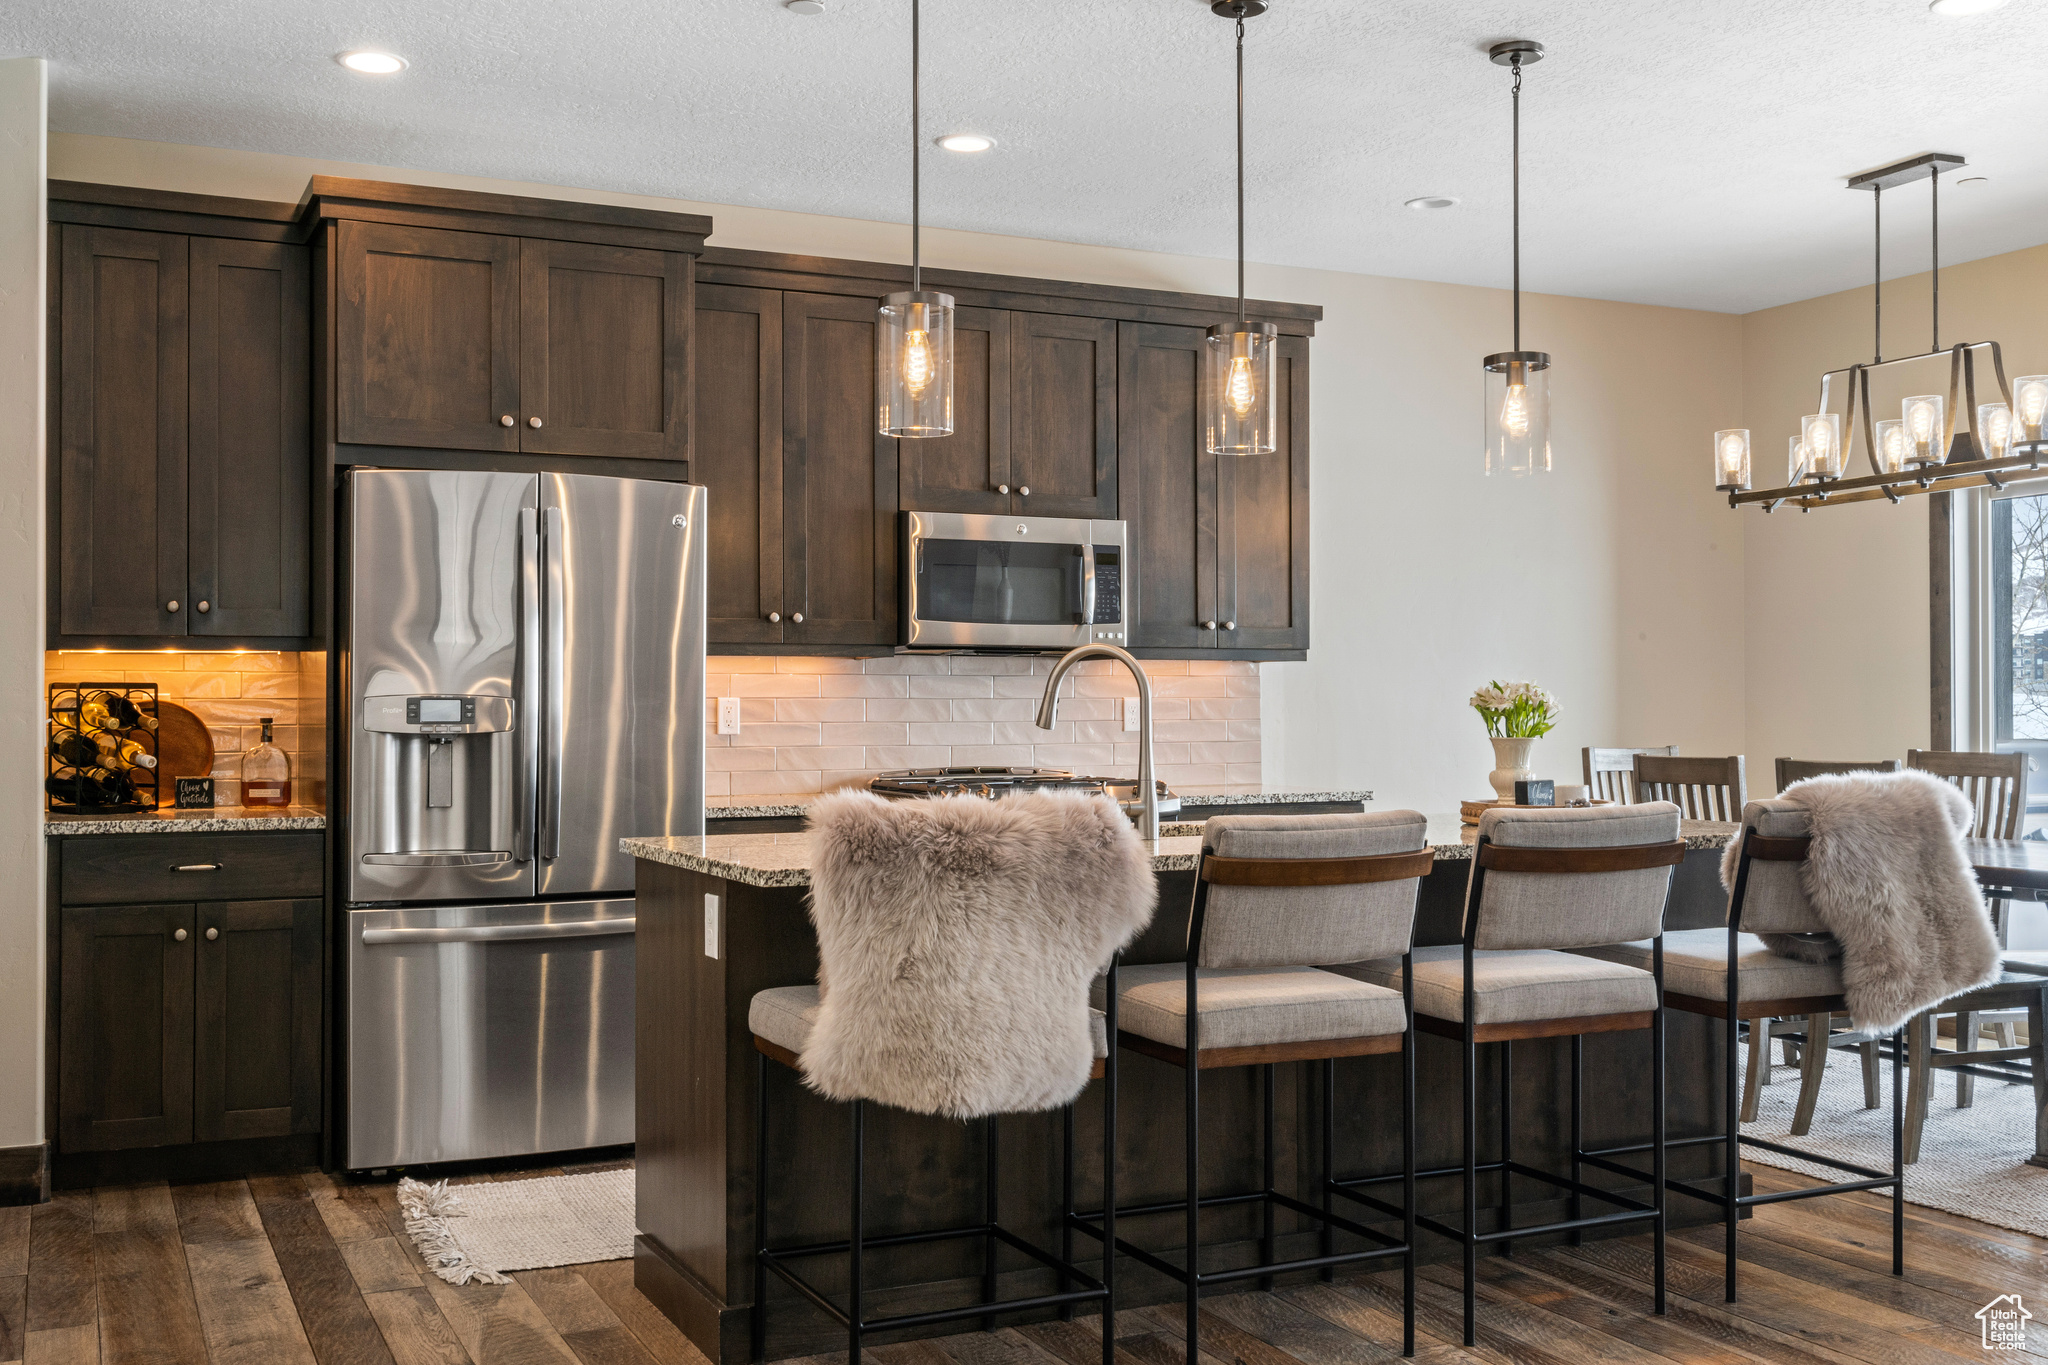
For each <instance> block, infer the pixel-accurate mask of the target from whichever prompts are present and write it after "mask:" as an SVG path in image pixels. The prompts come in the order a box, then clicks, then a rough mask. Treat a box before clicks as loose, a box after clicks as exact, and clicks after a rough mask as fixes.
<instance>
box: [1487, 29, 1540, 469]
mask: <svg viewBox="0 0 2048 1365" xmlns="http://www.w3.org/2000/svg"><path fill="white" fill-rule="evenodd" d="M1486 55H1487V57H1488V58H1489V59H1490V60H1491V61H1492V62H1493V63H1494V64H1495V65H1496V66H1506V67H1512V68H1513V69H1514V73H1515V84H1514V93H1513V103H1514V125H1513V126H1514V133H1513V144H1512V145H1513V157H1514V203H1515V208H1514V244H1515V287H1514V293H1515V346H1514V349H1513V350H1511V351H1500V352H1498V353H1496V354H1494V355H1490V356H1488V357H1486V359H1485V360H1483V361H1481V362H1480V363H1481V365H1482V366H1484V368H1485V377H1484V391H1483V393H1482V407H1481V412H1482V415H1483V420H1484V422H1485V430H1486V472H1487V473H1489V474H1548V473H1549V472H1550V356H1549V355H1548V354H1547V353H1545V352H1543V351H1525V350H1523V349H1522V68H1523V67H1524V66H1526V65H1528V64H1530V63H1532V62H1539V61H1542V60H1543V44H1541V43H1535V42H1530V41H1529V40H1528V39H1526V38H1517V39H1514V40H1512V41H1510V42H1505V43H1495V44H1494V45H1493V47H1492V48H1490V49H1488V51H1487V54H1486Z"/></svg>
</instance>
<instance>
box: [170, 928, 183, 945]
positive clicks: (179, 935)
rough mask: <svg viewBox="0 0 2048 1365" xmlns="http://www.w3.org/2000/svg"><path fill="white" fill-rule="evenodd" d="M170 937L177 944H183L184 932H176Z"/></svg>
mask: <svg viewBox="0 0 2048 1365" xmlns="http://www.w3.org/2000/svg"><path fill="white" fill-rule="evenodd" d="M171 937H172V938H174V939H176V940H178V942H180V943H183V942H184V941H185V931H184V930H183V929H180V930H178V931H177V932H175V933H173V934H172V935H171Z"/></svg>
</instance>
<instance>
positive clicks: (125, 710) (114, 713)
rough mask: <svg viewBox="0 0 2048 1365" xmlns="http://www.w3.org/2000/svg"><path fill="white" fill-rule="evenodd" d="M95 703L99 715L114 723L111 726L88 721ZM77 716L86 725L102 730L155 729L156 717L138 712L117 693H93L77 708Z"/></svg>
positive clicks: (131, 703) (133, 705)
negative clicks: (80, 717) (84, 721)
mask: <svg viewBox="0 0 2048 1365" xmlns="http://www.w3.org/2000/svg"><path fill="white" fill-rule="evenodd" d="M95 703H97V704H98V707H99V710H100V712H101V713H103V714H105V715H107V716H110V717H112V718H113V722H114V723H113V724H112V725H107V724H105V723H104V722H101V721H96V720H91V719H90V717H91V714H92V712H93V709H94V704H95ZM79 714H80V715H81V716H82V717H86V718H87V720H88V723H90V724H91V725H93V726H95V727H96V728H98V729H103V730H112V729H120V730H138V729H140V730H154V729H156V717H155V716H152V715H147V714H145V713H143V712H142V711H140V710H138V709H137V708H136V705H135V703H134V702H132V701H130V700H128V698H126V697H124V696H122V695H121V694H120V693H119V692H95V693H93V694H92V695H91V696H90V697H87V698H86V699H85V702H84V704H83V705H81V706H80V707H79Z"/></svg>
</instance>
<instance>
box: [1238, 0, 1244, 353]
mask: <svg viewBox="0 0 2048 1365" xmlns="http://www.w3.org/2000/svg"><path fill="white" fill-rule="evenodd" d="M1237 327H1238V330H1239V331H1243V330H1244V16H1243V15H1242V14H1240V15H1238V16H1237Z"/></svg>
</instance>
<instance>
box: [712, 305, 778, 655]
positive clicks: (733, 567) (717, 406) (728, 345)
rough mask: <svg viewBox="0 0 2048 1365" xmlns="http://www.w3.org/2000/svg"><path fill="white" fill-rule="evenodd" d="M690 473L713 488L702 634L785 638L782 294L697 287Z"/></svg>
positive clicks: (769, 640)
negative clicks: (708, 571) (692, 435)
mask: <svg viewBox="0 0 2048 1365" xmlns="http://www.w3.org/2000/svg"><path fill="white" fill-rule="evenodd" d="M696 301H697V310H696V311H697V319H696V339H695V344H694V345H693V347H692V366H693V368H694V370H695V372H696V395H695V397H694V399H693V400H692V401H693V403H694V410H693V414H692V419H693V421H694V423H695V426H696V438H695V440H694V442H693V445H692V450H691V455H690V475H691V477H692V478H693V479H694V480H695V481H696V482H698V483H701V484H703V485H704V487H705V488H707V489H709V490H710V497H709V500H708V501H709V507H708V515H709V516H710V518H711V542H710V544H709V546H708V547H707V549H708V551H709V556H710V563H711V573H710V585H709V587H708V589H707V600H706V603H705V606H706V616H707V617H708V621H707V624H706V628H705V635H706V638H707V639H708V640H709V641H710V643H711V644H712V646H713V647H714V648H715V647H716V646H718V645H721V644H775V643H777V642H779V641H780V640H781V639H782V624H781V621H780V620H776V621H770V620H769V619H768V617H769V615H770V614H771V613H773V614H774V615H775V616H777V617H778V618H779V617H781V616H782V615H783V609H782V567H783V565H782V294H781V291H779V290H774V289H740V288H735V287H733V286H731V285H722V284H705V285H699V286H698V287H697V299H696Z"/></svg>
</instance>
